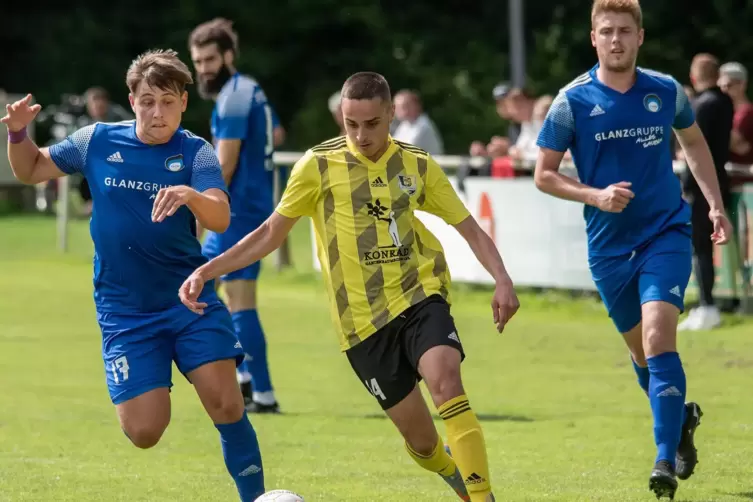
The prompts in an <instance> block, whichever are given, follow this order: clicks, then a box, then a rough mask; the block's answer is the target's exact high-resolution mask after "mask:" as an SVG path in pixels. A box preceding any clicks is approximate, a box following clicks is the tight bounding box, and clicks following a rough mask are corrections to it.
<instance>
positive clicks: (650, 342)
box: [636, 324, 675, 362]
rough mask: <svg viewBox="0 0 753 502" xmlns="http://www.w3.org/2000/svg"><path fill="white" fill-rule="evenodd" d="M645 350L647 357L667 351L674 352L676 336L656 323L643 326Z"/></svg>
mask: <svg viewBox="0 0 753 502" xmlns="http://www.w3.org/2000/svg"><path fill="white" fill-rule="evenodd" d="M643 351H644V353H645V357H654V356H658V355H660V354H663V353H665V352H674V351H675V340H674V336H672V333H671V332H667V331H666V330H663V329H662V328H661V326H658V325H656V324H649V325H646V326H644V328H643ZM636 362H638V361H636Z"/></svg>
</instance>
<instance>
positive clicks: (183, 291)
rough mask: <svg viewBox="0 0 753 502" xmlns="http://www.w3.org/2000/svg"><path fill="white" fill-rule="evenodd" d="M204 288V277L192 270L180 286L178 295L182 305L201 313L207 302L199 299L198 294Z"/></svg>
mask: <svg viewBox="0 0 753 502" xmlns="http://www.w3.org/2000/svg"><path fill="white" fill-rule="evenodd" d="M203 289H204V278H203V277H201V274H199V273H197V272H194V273H193V274H191V275H190V276H188V279H186V281H185V282H184V283H183V285H182V286H181V287H180V291H179V292H178V296H179V297H180V301H181V302H183V305H185V306H186V307H188V309H189V310H190V311H191V312H194V313H196V314H199V315H202V314H203V313H204V309H205V308H206V307H207V304H206V303H204V302H200V301H199V295H200V294H201V291H202V290H203Z"/></svg>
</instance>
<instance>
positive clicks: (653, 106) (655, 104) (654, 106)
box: [643, 94, 661, 113]
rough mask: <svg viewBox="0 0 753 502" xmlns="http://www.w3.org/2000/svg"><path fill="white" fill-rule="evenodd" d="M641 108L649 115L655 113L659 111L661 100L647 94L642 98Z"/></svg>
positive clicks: (654, 95)
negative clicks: (648, 112)
mask: <svg viewBox="0 0 753 502" xmlns="http://www.w3.org/2000/svg"><path fill="white" fill-rule="evenodd" d="M643 106H644V107H645V108H646V110H648V111H650V112H651V113H656V112H658V111H659V110H661V99H660V98H659V96H657V95H656V94H647V95H646V97H645V98H643Z"/></svg>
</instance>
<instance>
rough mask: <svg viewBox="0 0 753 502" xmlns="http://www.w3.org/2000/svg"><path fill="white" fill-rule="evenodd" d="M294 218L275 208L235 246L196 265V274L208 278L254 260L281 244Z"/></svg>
mask: <svg viewBox="0 0 753 502" xmlns="http://www.w3.org/2000/svg"><path fill="white" fill-rule="evenodd" d="M297 221H298V218H287V217H285V216H283V215H281V214H280V213H278V212H276V211H275V212H274V213H272V216H270V217H269V218H267V221H265V222H264V223H262V224H261V226H260V227H259V228H257V229H256V230H254V231H253V232H251V233H250V234H248V235H247V236H245V237H244V238H243V239H241V240H240V241H239V242H238V243H237V244H236V245H235V246H233V247H231V248H230V249H228V250H227V251H225V252H224V253H222V254H221V255H220V256H218V257H216V258H215V259H213V260H211V261H210V262H208V263H206V264H205V265H203V266H201V267H199V268H198V269H197V270H196V272H197V274H199V275H200V276H201V277H202V279H204V281H210V280H213V279H216V278H217V277H221V276H223V275H225V274H228V273H230V272H233V271H235V270H240V269H242V268H244V267H248V266H249V265H251V264H253V263H256V262H257V261H259V260H261V259H262V258H264V257H265V256H267V255H268V254H270V253H271V252H272V251H274V250H275V249H277V248H279V247H280V245H282V242H283V241H284V240H285V237H287V235H288V234H289V233H290V230H292V228H293V226H294V225H295V223H296V222H297Z"/></svg>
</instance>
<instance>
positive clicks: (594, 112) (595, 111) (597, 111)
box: [591, 104, 607, 117]
mask: <svg viewBox="0 0 753 502" xmlns="http://www.w3.org/2000/svg"><path fill="white" fill-rule="evenodd" d="M605 113H607V112H605V111H604V109H603V108H602V107H601V106H599V105H598V104H597V105H596V106H594V109H593V110H591V116H592V117H596V116H597V115H604V114H605Z"/></svg>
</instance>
